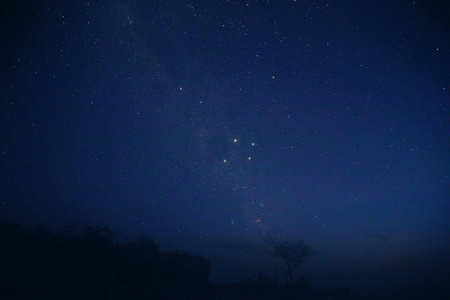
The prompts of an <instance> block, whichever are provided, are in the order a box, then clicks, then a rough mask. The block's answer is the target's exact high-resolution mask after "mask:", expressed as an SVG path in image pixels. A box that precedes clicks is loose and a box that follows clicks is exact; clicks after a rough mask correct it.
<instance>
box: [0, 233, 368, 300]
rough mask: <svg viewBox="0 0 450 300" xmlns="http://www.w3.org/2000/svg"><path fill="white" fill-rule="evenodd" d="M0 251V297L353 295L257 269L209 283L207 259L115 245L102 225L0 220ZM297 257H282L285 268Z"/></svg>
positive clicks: (141, 245)
mask: <svg viewBox="0 0 450 300" xmlns="http://www.w3.org/2000/svg"><path fill="white" fill-rule="evenodd" d="M277 245H278V244H277ZM281 245H285V244H281ZM293 245H299V244H293ZM300 245H303V244H300ZM0 249H1V250H2V255H1V256H0V266H1V268H0V298H1V299H88V300H89V299H204V300H206V299H211V300H213V299H224V300H226V299H249V300H251V299H259V300H261V299H263V300H264V299H311V300H312V299H317V300H319V299H361V298H359V297H358V296H357V295H356V294H353V293H350V292H349V291H348V290H336V291H320V292H318V291H314V290H313V289H312V288H311V285H310V283H309V281H308V280H306V279H304V278H299V279H298V280H297V281H291V282H290V283H289V284H286V285H278V283H277V280H276V278H274V279H272V278H269V277H267V276H265V275H264V274H263V272H262V271H260V272H259V273H258V274H257V275H255V276H254V277H253V278H251V279H248V280H245V281H241V282H236V283H214V284H213V283H210V281H209V276H210V263H209V261H208V260H206V259H204V258H202V257H200V256H195V255H191V254H188V253H178V252H164V251H161V247H160V245H159V244H157V243H155V242H154V241H153V239H151V238H150V237H148V236H145V235H141V236H138V237H137V238H136V239H135V240H134V241H132V242H120V243H119V242H115V241H114V239H113V233H112V231H111V230H110V229H109V228H108V227H104V226H86V227H85V228H82V229H79V228H77V227H76V226H69V227H67V228H65V229H64V230H63V231H61V232H52V231H51V230H50V229H48V228H47V227H45V226H42V225H38V226H24V225H17V224H0ZM277 249H278V248H277ZM283 249H285V248H283V247H281V248H280V249H279V251H282V250H283ZM287 249H290V248H287ZM301 249H309V248H301ZM300 253H307V254H309V253H310V252H308V251H306V252H305V251H304V252H300ZM305 257H306V255H303V256H299V257H297V260H292V261H290V260H288V262H287V263H289V264H290V265H288V266H290V272H291V273H292V272H293V269H294V268H295V266H297V265H298V264H299V263H301V262H303V260H302V259H303V258H305ZM291 275H292V274H291ZM291 275H290V277H291ZM292 278H293V276H292V277H291V279H292Z"/></svg>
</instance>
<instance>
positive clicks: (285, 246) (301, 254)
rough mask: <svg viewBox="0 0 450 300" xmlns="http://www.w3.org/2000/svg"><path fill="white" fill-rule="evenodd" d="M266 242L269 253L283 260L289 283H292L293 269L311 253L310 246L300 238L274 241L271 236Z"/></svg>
mask: <svg viewBox="0 0 450 300" xmlns="http://www.w3.org/2000/svg"><path fill="white" fill-rule="evenodd" d="M266 244H267V245H268V246H269V247H270V250H269V253H270V255H272V256H273V257H276V258H280V259H282V260H283V261H284V262H285V264H286V268H287V271H286V272H287V275H288V276H289V279H290V283H291V284H294V282H295V281H294V270H295V268H296V267H297V266H298V265H300V264H302V263H303V262H305V260H306V259H307V258H308V257H309V256H310V255H311V254H312V247H311V246H309V245H308V244H306V243H305V242H303V241H302V240H297V241H276V240H274V239H272V238H270V239H268V240H267V241H266Z"/></svg>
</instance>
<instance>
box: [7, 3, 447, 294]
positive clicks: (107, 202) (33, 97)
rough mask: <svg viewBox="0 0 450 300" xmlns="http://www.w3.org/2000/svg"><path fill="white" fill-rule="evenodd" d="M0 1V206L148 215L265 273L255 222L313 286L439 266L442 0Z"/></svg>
mask: <svg viewBox="0 0 450 300" xmlns="http://www.w3.org/2000/svg"><path fill="white" fill-rule="evenodd" d="M10 2H12V3H10V4H1V13H0V14H1V15H0V17H1V36H0V38H1V41H2V42H1V44H2V46H1V49H0V51H1V52H0V55H1V58H0V63H1V64H0V68H1V69H0V71H1V72H0V76H1V77H0V99H1V102H0V105H1V106H0V108H1V117H0V137H1V140H0V148H1V149H0V180H1V184H0V193H1V194H0V197H1V202H0V221H2V222H11V223H20V224H29V225H33V224H37V223H42V224H46V225H47V226H50V227H51V228H55V229H61V228H63V227H64V226H66V225H68V224H70V223H76V224H93V225H96V224H99V225H108V226H110V227H111V229H112V230H113V232H114V233H115V237H116V238H117V239H119V240H120V239H122V240H123V239H132V238H133V237H134V236H136V235H137V234H141V233H145V234H147V235H149V236H152V237H153V238H154V239H155V240H156V241H157V242H159V243H161V244H162V246H163V249H168V250H179V251H188V252H191V253H195V254H200V255H202V256H204V257H205V258H207V259H209V260H210V261H211V266H212V274H211V280H212V281H228V280H239V279H243V278H249V277H251V276H252V274H254V273H255V272H257V271H259V269H263V270H264V271H265V273H266V274H267V275H268V276H273V274H274V272H275V271H274V270H275V268H276V266H277V265H280V266H281V265H282V262H281V261H277V260H276V259H274V258H270V257H269V256H268V255H267V254H266V252H265V250H264V240H265V239H267V238H269V237H272V238H276V239H303V240H304V241H306V242H307V243H308V244H310V245H311V246H312V247H313V248H314V250H315V252H314V255H313V256H312V257H311V259H310V260H309V261H308V262H307V263H305V265H304V266H302V267H299V270H298V273H297V275H303V276H305V277H307V278H310V279H311V280H312V283H313V285H317V286H325V287H328V286H340V285H348V286H350V287H361V288H362V287H378V286H383V285H387V284H392V283H393V282H394V283H398V284H413V283H414V284H427V282H428V281H427V280H443V278H444V279H445V276H448V274H449V272H448V270H449V269H450V259H449V257H448V251H450V178H449V176H450V155H449V154H450V122H449V121H450V118H449V116H450V115H449V112H450V98H449V89H450V74H449V73H450V68H449V55H448V54H449V46H450V42H449V41H450V40H449V32H450V26H449V23H448V20H447V19H446V18H447V16H448V14H447V13H448V10H447V8H446V7H444V6H443V3H444V1H390V0H389V1H388V0H382V1H307V0H297V1H91V2H83V1H39V2H38V3H35V2H32V1H10ZM443 274H444V275H445V276H443ZM447 280H448V277H447Z"/></svg>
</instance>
